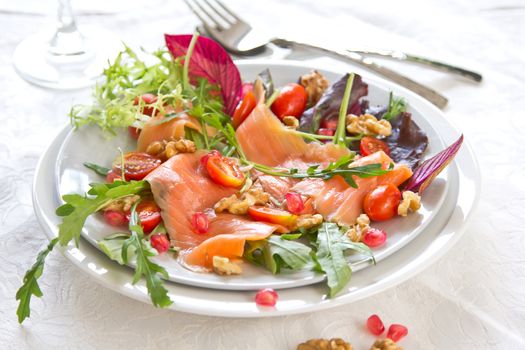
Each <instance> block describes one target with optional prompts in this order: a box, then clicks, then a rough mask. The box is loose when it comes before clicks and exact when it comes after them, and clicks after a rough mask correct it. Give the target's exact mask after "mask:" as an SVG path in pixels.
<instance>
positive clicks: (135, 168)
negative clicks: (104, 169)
mask: <svg viewBox="0 0 525 350" xmlns="http://www.w3.org/2000/svg"><path fill="white" fill-rule="evenodd" d="M161 163H162V161H161V160H160V159H159V158H157V157H154V156H152V155H150V154H147V153H143V152H129V153H126V154H124V175H125V177H126V180H142V179H143V178H145V177H146V175H148V174H149V173H151V172H152V171H153V170H154V169H155V168H157V167H158V166H159V165H160V164H161ZM113 172H114V173H115V174H116V175H117V176H121V174H122V169H121V160H120V156H119V157H117V158H115V160H114V161H113Z"/></svg>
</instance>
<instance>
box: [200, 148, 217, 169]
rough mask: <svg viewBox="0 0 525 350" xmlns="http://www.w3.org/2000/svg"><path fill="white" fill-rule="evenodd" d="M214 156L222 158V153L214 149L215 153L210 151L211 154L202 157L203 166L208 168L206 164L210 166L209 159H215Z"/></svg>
mask: <svg viewBox="0 0 525 350" xmlns="http://www.w3.org/2000/svg"><path fill="white" fill-rule="evenodd" d="M213 156H216V157H222V155H221V153H220V152H219V151H217V150H216V149H214V150H213V151H210V153H208V154H206V155H204V156H202V157H201V164H202V166H206V164H208V159H210V157H213Z"/></svg>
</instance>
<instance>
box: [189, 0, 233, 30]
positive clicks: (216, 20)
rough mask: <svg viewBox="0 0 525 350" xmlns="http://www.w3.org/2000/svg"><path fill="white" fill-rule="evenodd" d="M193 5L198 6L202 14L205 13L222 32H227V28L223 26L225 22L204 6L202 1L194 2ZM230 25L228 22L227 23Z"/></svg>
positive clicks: (195, 0) (196, 0)
mask: <svg viewBox="0 0 525 350" xmlns="http://www.w3.org/2000/svg"><path fill="white" fill-rule="evenodd" d="M193 3H194V4H195V5H197V7H198V8H199V9H200V11H201V12H202V13H204V14H205V15H206V16H207V17H208V18H209V19H211V20H212V21H213V22H214V26H215V27H216V28H218V29H220V30H225V29H226V27H225V26H224V25H223V23H221V22H223V21H224V20H223V19H222V18H221V16H220V15H218V14H217V13H215V11H211V10H210V9H208V8H207V7H206V6H204V5H203V4H202V3H201V1H199V0H193ZM226 23H228V22H226Z"/></svg>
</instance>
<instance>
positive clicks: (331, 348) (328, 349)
mask: <svg viewBox="0 0 525 350" xmlns="http://www.w3.org/2000/svg"><path fill="white" fill-rule="evenodd" d="M297 350H352V345H350V343H347V342H345V341H344V340H343V339H341V338H333V339H330V340H327V339H310V340H308V341H307V342H305V343H301V344H299V345H298V346H297Z"/></svg>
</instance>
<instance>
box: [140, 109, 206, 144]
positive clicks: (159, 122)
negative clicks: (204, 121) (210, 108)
mask: <svg viewBox="0 0 525 350" xmlns="http://www.w3.org/2000/svg"><path fill="white" fill-rule="evenodd" d="M165 118H166V117H165V116H163V115H156V116H154V117H151V118H150V119H149V120H148V121H147V122H146V124H145V125H144V127H143V128H142V131H141V132H140V135H139V139H138V140H137V151H139V152H145V151H146V149H147V148H148V145H149V144H150V143H152V142H155V141H162V140H169V139H172V138H174V139H178V138H181V137H184V134H185V132H184V128H185V127H188V128H191V129H195V130H197V131H201V130H202V128H201V126H200V124H199V121H198V120H197V119H196V118H194V117H191V116H189V115H187V114H181V115H179V116H177V117H176V118H173V119H171V120H168V121H166V122H163V120H164V119H165ZM206 129H207V131H208V134H210V135H214V134H215V130H214V129H212V128H210V127H207V128H206Z"/></svg>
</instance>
